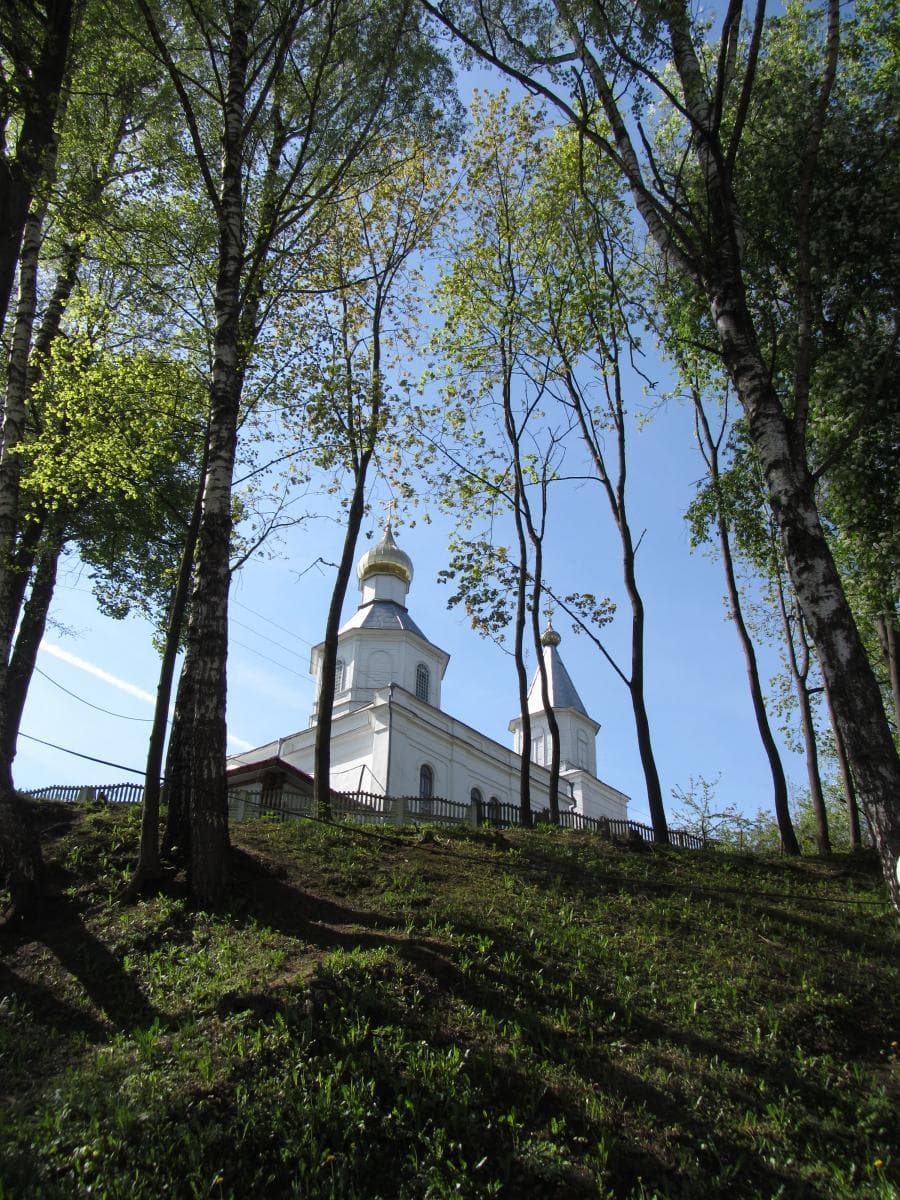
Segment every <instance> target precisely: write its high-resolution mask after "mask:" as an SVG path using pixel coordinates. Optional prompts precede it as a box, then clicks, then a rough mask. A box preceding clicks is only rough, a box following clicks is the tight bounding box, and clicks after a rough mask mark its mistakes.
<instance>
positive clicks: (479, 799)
mask: <svg viewBox="0 0 900 1200" xmlns="http://www.w3.org/2000/svg"><path fill="white" fill-rule="evenodd" d="M469 802H470V803H471V804H474V805H475V820H476V821H477V822H478V824H479V825H480V824H481V822H482V821H483V820H484V796H482V794H481V788H472V790H471V792H469Z"/></svg>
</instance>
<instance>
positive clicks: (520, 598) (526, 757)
mask: <svg viewBox="0 0 900 1200" xmlns="http://www.w3.org/2000/svg"><path fill="white" fill-rule="evenodd" d="M513 513H514V516H515V519H516V521H515V523H516V538H517V540H518V545H519V569H518V572H517V575H516V617H515V628H514V631H513V657H514V659H515V663H516V682H517V684H518V689H519V714H520V718H521V721H522V736H521V743H520V746H519V754H520V756H521V757H520V764H519V819H520V821H521V823H522V825H524V826H525V827H528V826H530V825H531V821H532V814H531V713H530V712H529V711H528V672H527V671H526V670H525V624H526V616H527V609H528V595H527V575H528V548H527V546H526V543H525V531H524V529H523V528H522V513H521V509H520V508H519V494H518V485H516V487H515V489H514V498H513Z"/></svg>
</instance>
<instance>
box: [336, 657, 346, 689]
mask: <svg viewBox="0 0 900 1200" xmlns="http://www.w3.org/2000/svg"><path fill="white" fill-rule="evenodd" d="M334 690H335V692H342V691H343V690H344V660H343V659H342V658H339V659H338V660H337V662H336V663H335V664H334Z"/></svg>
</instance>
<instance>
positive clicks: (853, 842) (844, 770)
mask: <svg viewBox="0 0 900 1200" xmlns="http://www.w3.org/2000/svg"><path fill="white" fill-rule="evenodd" d="M825 700H826V702H827V704H828V716H829V719H830V721H831V730H832V733H833V734H834V749H835V754H836V755H837V761H838V773H839V775H840V777H841V787H842V789H843V792H844V801H845V803H846V805H847V832H848V834H849V837H850V849H851V850H854V851H856V850H861V849H862V831H861V830H860V827H859V805H858V804H857V802H856V788H855V787H854V786H853V773H852V772H851V770H850V764H849V762H848V761H847V752H846V750H845V749H844V739H843V738H842V737H841V731H840V729H839V728H838V724H837V721H836V720H835V716H834V705H833V704H832V703H831V692H830V691H829V688H828V684H827V683H826V684H825Z"/></svg>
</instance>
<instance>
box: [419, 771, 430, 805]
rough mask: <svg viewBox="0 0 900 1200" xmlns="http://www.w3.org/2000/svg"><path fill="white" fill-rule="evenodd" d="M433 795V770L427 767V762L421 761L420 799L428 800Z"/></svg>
mask: <svg viewBox="0 0 900 1200" xmlns="http://www.w3.org/2000/svg"><path fill="white" fill-rule="evenodd" d="M433 795H434V771H432V769H431V767H429V765H428V763H422V765H421V767H419V798H420V799H421V800H430V799H431V797H432V796H433Z"/></svg>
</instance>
